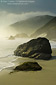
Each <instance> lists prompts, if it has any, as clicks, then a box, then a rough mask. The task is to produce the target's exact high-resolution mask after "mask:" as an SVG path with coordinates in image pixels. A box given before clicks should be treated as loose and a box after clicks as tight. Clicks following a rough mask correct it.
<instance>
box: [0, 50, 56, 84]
mask: <svg viewBox="0 0 56 85" xmlns="http://www.w3.org/2000/svg"><path fill="white" fill-rule="evenodd" d="M55 52H56V50H55ZM55 52H54V53H55ZM54 53H53V54H52V55H54ZM19 60H21V62H24V61H27V59H26V58H22V59H19ZM19 60H17V61H16V62H15V63H16V64H17V63H18V61H19ZM29 60H30V59H29ZM29 60H28V61H29ZM30 61H31V60H30ZM33 61H37V62H38V63H39V64H40V65H41V66H42V68H43V69H42V70H41V71H36V72H33V71H31V72H14V73H12V74H9V73H10V71H11V69H10V68H9V69H5V70H3V71H1V72H0V85H56V59H55V57H54V58H52V59H51V60H49V61H44V60H33Z"/></svg>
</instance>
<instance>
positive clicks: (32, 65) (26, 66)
mask: <svg viewBox="0 0 56 85" xmlns="http://www.w3.org/2000/svg"><path fill="white" fill-rule="evenodd" d="M41 69H42V67H41V66H40V65H39V64H38V63H37V62H24V63H23V64H21V65H19V66H17V67H16V68H15V69H14V70H16V71H39V70H41Z"/></svg>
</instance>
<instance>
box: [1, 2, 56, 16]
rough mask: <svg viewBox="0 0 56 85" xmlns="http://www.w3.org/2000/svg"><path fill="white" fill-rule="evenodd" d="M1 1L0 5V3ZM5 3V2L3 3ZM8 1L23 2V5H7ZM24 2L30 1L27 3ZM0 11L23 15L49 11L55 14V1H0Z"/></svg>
mask: <svg viewBox="0 0 56 85" xmlns="http://www.w3.org/2000/svg"><path fill="white" fill-rule="evenodd" d="M1 1H2V3H1ZM5 1H7V2H5ZM9 1H15V2H16V1H18V2H20V1H24V4H23V5H22V3H23V2H22V3H21V4H18V2H17V4H15V2H14V4H9V3H10V2H9ZM25 1H32V2H27V3H28V4H26V2H25ZM0 10H2V11H8V12H12V13H23V12H31V11H49V12H51V13H54V14H56V0H0Z"/></svg>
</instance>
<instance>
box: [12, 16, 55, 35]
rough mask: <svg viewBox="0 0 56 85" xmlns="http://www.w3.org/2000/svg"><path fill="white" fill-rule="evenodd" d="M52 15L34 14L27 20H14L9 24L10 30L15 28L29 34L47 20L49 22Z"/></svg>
mask: <svg viewBox="0 0 56 85" xmlns="http://www.w3.org/2000/svg"><path fill="white" fill-rule="evenodd" d="M52 18H53V16H49V15H42V16H36V17H33V18H29V19H27V20H23V21H20V22H16V23H14V24H12V25H10V27H12V28H11V30H16V31H17V32H20V33H28V34H31V33H33V32H34V31H36V30H37V29H39V28H40V27H42V26H44V25H45V24H46V23H47V22H49V21H50V20H51V19H52Z"/></svg>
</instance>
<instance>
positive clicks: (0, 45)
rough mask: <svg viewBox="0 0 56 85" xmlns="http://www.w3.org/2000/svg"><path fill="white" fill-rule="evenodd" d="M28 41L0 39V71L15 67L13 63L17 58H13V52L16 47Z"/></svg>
mask: <svg viewBox="0 0 56 85" xmlns="http://www.w3.org/2000/svg"><path fill="white" fill-rule="evenodd" d="M28 40H30V39H21V38H20V39H16V40H8V39H7V38H2V39H0V71H1V70H3V69H5V68H8V67H13V66H15V64H14V63H13V61H15V60H16V59H17V58H18V57H17V56H14V50H15V49H16V48H17V46H18V45H20V44H22V43H24V42H27V41H28ZM19 58H20V57H19Z"/></svg>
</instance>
